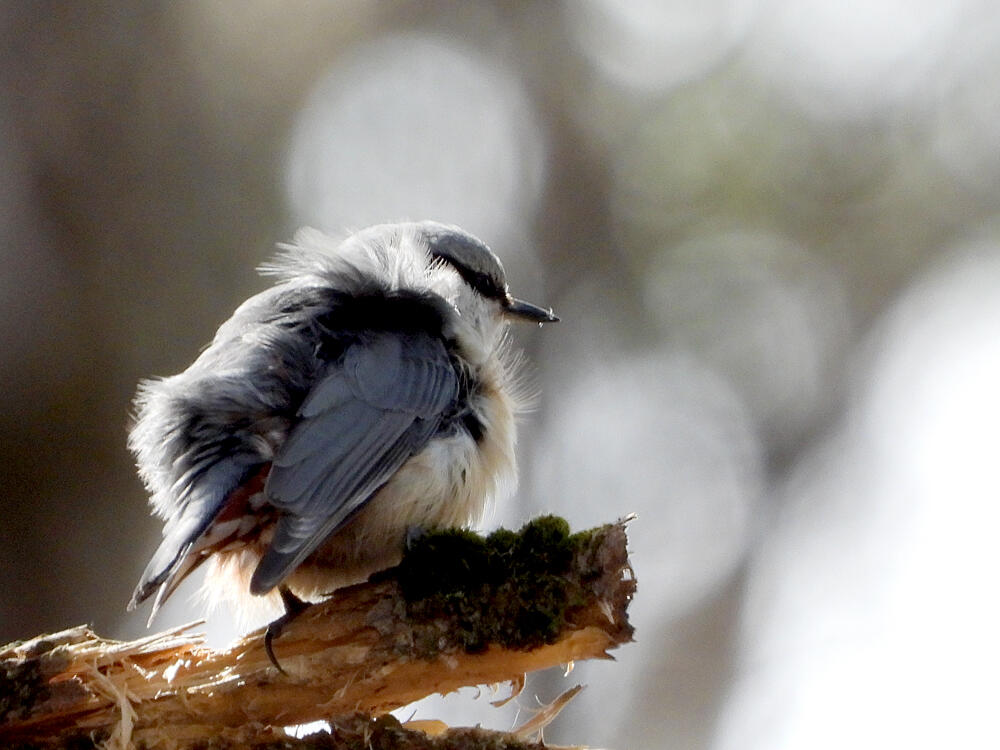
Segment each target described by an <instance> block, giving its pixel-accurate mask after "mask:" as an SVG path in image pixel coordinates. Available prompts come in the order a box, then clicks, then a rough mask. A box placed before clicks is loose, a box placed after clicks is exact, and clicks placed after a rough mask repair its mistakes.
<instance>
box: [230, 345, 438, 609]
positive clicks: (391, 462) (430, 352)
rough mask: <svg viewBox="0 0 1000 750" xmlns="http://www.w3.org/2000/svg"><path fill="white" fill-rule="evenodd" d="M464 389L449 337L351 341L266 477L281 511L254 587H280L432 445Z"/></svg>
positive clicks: (316, 388)
mask: <svg viewBox="0 0 1000 750" xmlns="http://www.w3.org/2000/svg"><path fill="white" fill-rule="evenodd" d="M457 393H458V376H457V374H456V372H455V369H454V367H453V365H452V363H451V361H450V359H449V357H448V352H447V350H446V349H445V346H444V344H443V342H442V341H441V340H440V339H439V338H436V337H434V336H431V335H429V334H421V333H408V334H396V333H383V334H375V335H371V336H369V337H366V339H365V340H363V341H361V342H359V343H356V344H354V345H352V346H350V347H349V348H348V349H347V350H346V351H345V353H344V355H343V357H342V358H341V359H340V360H339V361H338V362H337V364H335V365H331V366H330V367H329V369H328V370H327V371H326V372H325V373H324V375H323V376H322V377H321V378H320V379H319V381H318V382H317V383H316V385H315V386H314V387H313V389H312V390H311V391H310V393H309V395H308V396H307V397H306V399H305V401H304V402H303V403H302V406H301V407H300V409H299V420H300V421H299V422H298V423H297V424H296V425H295V426H294V427H293V428H292V431H291V433H290V434H289V436H288V439H287V440H286V441H285V443H284V445H283V446H282V447H281V449H280V450H279V452H278V454H277V455H276V456H275V458H274V461H273V463H272V466H271V471H270V475H269V476H268V480H267V487H266V491H267V494H268V498H269V500H270V502H271V503H272V504H273V505H274V506H275V507H277V508H278V509H279V510H280V511H281V512H282V513H281V517H280V519H279V521H278V523H277V526H276V529H275V533H274V538H273V540H272V541H271V545H270V547H269V548H268V550H267V552H266V554H265V555H264V557H263V559H262V560H261V561H260V563H259V565H258V566H257V569H256V570H255V571H254V575H253V578H252V580H251V583H250V590H251V591H252V592H254V593H257V594H261V593H265V592H267V591H270V590H271V589H272V588H273V587H274V586H276V585H278V584H279V583H281V581H282V580H284V579H285V577H286V576H288V574H289V573H291V572H292V571H293V570H294V569H295V568H296V567H297V566H298V565H299V564H300V563H301V562H302V561H303V560H304V559H305V558H306V557H307V556H308V555H309V554H310V553H311V552H313V550H315V549H316V548H317V547H318V546H319V545H320V544H321V543H322V541H323V540H324V539H325V538H326V537H327V536H329V535H330V534H331V533H333V532H334V531H335V530H336V529H337V528H338V527H339V526H341V525H343V524H344V523H346V521H348V520H349V519H350V518H351V516H352V515H353V514H354V513H355V512H356V511H358V510H359V509H360V508H361V507H362V506H363V505H364V504H365V503H366V502H367V501H368V500H369V499H370V498H371V496H372V494H373V493H374V492H375V491H376V490H378V489H379V488H380V487H381V486H382V485H383V484H385V483H386V482H387V481H388V480H389V478H390V477H391V476H392V475H393V474H394V473H395V472H396V470H397V469H399V467H400V466H402V465H403V463H405V462H406V460H407V459H408V458H410V457H411V456H412V455H414V454H415V453H417V452H419V451H420V449H421V448H423V447H424V445H426V443H427V442H428V441H429V440H430V438H431V437H432V436H433V435H434V433H435V432H436V431H437V430H438V428H439V426H440V424H441V420H442V417H443V415H444V414H445V413H446V412H447V410H448V409H449V407H450V406H451V405H452V404H453V402H454V400H455V398H456V395H457Z"/></svg>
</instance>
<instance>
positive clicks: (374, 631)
mask: <svg viewBox="0 0 1000 750" xmlns="http://www.w3.org/2000/svg"><path fill="white" fill-rule="evenodd" d="M634 590H635V580H634V576H633V575H632V572H631V568H630V566H629V562H628V557H627V552H626V537H625V522H624V521H622V522H618V523H616V524H611V525H608V526H604V527H600V528H598V529H593V530H591V531H587V532H581V533H578V534H569V533H568V527H567V526H566V525H565V522H564V521H561V519H554V518H551V517H546V518H543V519H537V520H536V521H533V522H532V523H530V524H528V525H527V526H525V528H524V529H522V530H521V531H520V532H518V533H514V532H508V531H503V530H501V531H499V532H495V533H494V534H492V535H490V537H488V538H486V539H485V540H484V539H482V538H480V537H477V536H475V535H473V534H470V533H468V532H457V531H455V532H443V533H435V534H429V535H427V536H426V537H424V538H423V539H421V540H418V541H417V543H416V544H415V545H414V546H413V548H411V550H410V551H409V552H408V553H407V555H406V559H404V561H403V563H402V564H401V565H400V566H399V567H397V568H394V569H392V570H390V571H387V572H385V573H383V574H380V575H378V576H377V577H375V578H373V580H371V581H369V582H366V583H363V584H359V585H357V586H352V587H350V588H347V589H342V590H340V591H338V592H336V594H335V595H334V596H332V597H331V598H329V599H327V600H326V601H323V602H321V603H320V604H317V605H315V606H312V607H310V608H309V609H308V610H307V611H306V612H304V613H303V614H302V615H301V616H299V617H298V618H296V619H295V620H293V621H292V622H291V623H289V624H288V625H287V626H286V627H285V629H284V631H283V632H282V634H281V636H280V638H278V639H277V640H276V641H275V652H276V654H277V657H278V659H279V661H280V662H281V665H282V667H283V668H284V669H285V671H286V672H287V674H286V675H283V674H281V673H280V672H279V671H278V670H276V669H275V668H274V667H273V666H272V665H271V663H270V662H269V660H268V658H267V655H266V654H265V651H264V647H263V632H262V631H261V630H258V631H255V632H253V633H250V634H248V635H247V636H245V637H243V638H241V639H240V640H238V641H237V642H236V643H234V644H233V645H232V646H231V647H229V648H227V649H224V650H219V651H213V650H210V649H207V648H205V647H204V646H203V645H202V643H201V639H200V637H199V636H197V635H192V634H190V633H189V631H190V628H191V626H186V627H184V628H177V629H174V630H171V631H166V632H163V633H159V634H157V635H154V636H150V637H148V638H143V639H140V640H137V641H131V642H117V641H109V640H105V639H102V638H99V637H98V636H96V635H95V634H94V633H92V632H91V631H90V630H89V629H87V628H85V627H83V626H81V627H77V628H71V629H69V630H66V631H63V632H61V633H54V634H51V635H46V636H40V637H38V638H35V639H33V640H31V641H27V642H18V643H14V644H10V645H8V646H6V647H2V648H0V667H2V668H0V746H3V747H16V746H17V745H18V744H23V745H25V746H31V747H53V748H55V747H86V746H87V744H86V743H87V739H86V738H88V737H89V738H93V739H95V740H96V741H97V742H102V743H106V744H107V745H108V746H112V747H115V746H117V747H131V746H135V747H147V748H161V747H163V748H168V747H170V748H194V747H237V746H238V747H255V746H259V747H263V746H265V744H266V743H268V742H270V743H274V742H280V746H281V747H294V746H295V744H294V743H292V744H288V743H290V742H291V741H290V740H288V738H286V737H285V736H283V735H282V734H281V732H280V729H275V728H280V727H282V726H286V725H293V724H302V723H308V722H312V721H317V720H328V721H331V722H333V723H334V724H335V725H339V726H341V727H342V728H343V727H346V726H348V725H350V726H352V727H354V728H355V729H357V731H359V732H361V734H362V735H364V737H365V738H366V741H370V740H371V739H372V737H373V736H375V734H378V736H380V737H382V736H385V737H390V736H395V735H393V732H395V731H396V729H395V726H396V725H394V724H392V722H391V720H381V721H375V720H373V719H370V718H368V717H370V716H379V715H382V714H385V713H387V712H388V711H391V710H392V709H395V708H398V707H400V706H403V705H406V704H407V703H410V702H412V701H414V700H417V699H419V698H422V697H424V696H426V695H430V694H433V693H448V692H451V691H453V690H456V689H458V688H460V687H463V686H468V685H480V684H496V683H502V682H505V681H510V682H511V683H513V684H514V685H519V684H523V676H524V674H525V673H526V672H530V671H534V670H538V669H544V668H547V667H550V666H555V665H560V664H567V663H570V662H573V661H576V660H580V659H591V658H607V657H608V655H607V652H608V650H609V649H612V648H614V647H616V646H618V645H620V644H622V643H625V642H628V641H630V640H631V637H632V632H633V629H632V627H631V625H629V623H628V619H627V614H626V609H627V606H628V603H629V601H630V600H631V597H632V594H633V592H634ZM196 624H197V623H196ZM196 624H195V625H196ZM357 712H361V713H362V714H363V715H364V716H362V717H357V716H355V714H356V713H357ZM358 721H361V722H363V723H364V722H367V723H364V727H366V728H359V727H360V726H361V725H359V724H357V722H358ZM390 729H392V731H391V732H390V731H389V730H390ZM345 731H346V730H345ZM399 731H400V732H404V733H405V730H399ZM474 735H475V733H473V734H472V735H462V744H461V745H455V744H448V743H450V742H451V741H452V740H453V739H455V737H457V735H451V736H450V735H447V734H446V735H443V736H442V737H438V738H436V739H433V740H432V739H428V738H426V737H424V739H426V741H427V743H428V744H422V745H419V744H418V745H414V744H400V745H385V747H389V746H399V747H459V746H461V747H475V746H476V745H475V744H469V742H471V741H472V740H474V739H475V737H474ZM401 737H402V735H400V736H399V737H396V740H395V741H402V739H400V738H401ZM449 737H450V739H449ZM410 739H411V740H412V739H413V738H412V737H411V738H410ZM316 741H317V742H319V741H320V740H316ZM330 741H332V740H330V738H323V739H322V742H323V743H328V742H330ZM421 741H422V740H421ZM492 741H493V742H494V744H491V745H490V746H491V747H504V745H502V744H500V745H498V744H496V743H495V738H494V739H493V740H492ZM81 742H83V743H84V744H82V745H81V744H79V743H81ZM434 742H438V743H441V742H445V744H436V745H435V744H433V743H434ZM511 742H518V743H520V740H516V738H513V737H511ZM74 743H75V744H74ZM369 744H370V743H369ZM270 746H271V747H275V746H278V745H273V744H272V745H270ZM302 746H303V747H306V746H308V747H337V746H338V745H331V744H311V745H305V744H303V745H302ZM343 746H345V747H346V746H347V745H343ZM372 746H373V747H374V745H372ZM515 746H516V747H524V746H526V745H524V744H523V743H521V744H516V745H510V747H515Z"/></svg>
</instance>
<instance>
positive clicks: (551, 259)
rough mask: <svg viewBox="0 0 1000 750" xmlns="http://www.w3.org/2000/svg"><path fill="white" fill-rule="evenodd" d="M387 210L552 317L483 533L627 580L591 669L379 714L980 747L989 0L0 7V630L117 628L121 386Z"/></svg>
mask: <svg viewBox="0 0 1000 750" xmlns="http://www.w3.org/2000/svg"><path fill="white" fill-rule="evenodd" d="M406 218H412V219H419V218H435V219H439V220H442V221H446V222H452V223H456V224H459V225H461V226H462V227H464V228H466V229H468V230H469V231H471V232H473V233H475V234H477V235H479V236H480V237H482V238H484V239H485V240H486V241H487V242H488V243H489V244H490V245H491V246H492V247H493V248H494V250H496V252H497V253H498V254H499V255H500V256H501V258H503V260H504V262H505V263H506V266H507V269H508V275H509V277H510V280H511V288H512V289H513V290H514V291H515V292H516V293H517V294H518V295H519V296H522V297H524V298H526V299H530V300H533V301H537V302H539V303H542V304H545V305H552V306H553V307H554V308H555V310H556V311H557V313H558V314H559V315H561V316H562V319H563V322H561V323H559V324H558V325H557V326H547V327H546V328H545V329H544V330H538V329H537V328H529V327H522V328H518V329H516V331H515V336H516V338H517V340H518V343H519V344H520V345H521V346H522V347H524V348H525V349H526V350H527V352H528V354H529V356H530V358H531V360H532V361H533V362H534V363H535V377H536V380H537V382H538V384H539V385H540V387H541V392H542V398H541V400H540V406H539V408H538V410H537V411H536V412H535V413H534V414H532V415H530V416H529V417H527V418H526V419H525V422H524V425H523V430H522V442H521V450H520V455H521V460H522V472H521V475H522V479H521V488H520V490H519V492H518V494H517V496H516V497H515V498H514V499H513V500H512V501H510V502H509V503H507V504H504V505H502V506H500V507H499V508H498V509H497V511H496V513H495V514H494V517H493V518H492V519H491V521H490V525H491V526H495V525H498V524H505V525H508V526H517V525H519V524H520V523H521V522H522V521H524V520H525V519H527V518H529V517H530V516H532V515H535V514H538V513H541V512H550V511H551V512H556V513H560V514H563V515H565V516H566V517H567V518H569V519H570V521H571V522H572V524H573V526H574V527H576V528H584V527H587V526H589V525H593V524H599V523H603V522H608V521H612V520H614V519H616V518H618V517H620V516H622V515H624V514H626V513H629V512H636V513H638V514H639V519H638V520H637V521H635V522H634V523H633V524H632V525H631V527H630V532H631V546H632V550H633V556H634V564H635V569H636V573H637V576H638V580H639V590H638V594H637V597H636V600H635V602H634V604H633V606H632V610H631V611H632V616H633V621H634V624H635V625H636V627H637V635H636V638H637V642H636V643H635V644H632V645H630V646H627V647H624V648H622V649H620V650H619V651H617V652H616V654H615V657H616V659H617V662H615V663H599V664H580V665H577V668H576V671H574V672H573V674H572V675H570V676H569V677H565V678H564V677H563V675H562V672H561V671H558V670H556V671H555V673H552V674H545V675H543V676H541V677H539V678H535V679H533V680H532V681H531V682H530V683H529V686H528V688H527V690H526V691H525V692H524V693H523V694H522V695H521V697H520V698H519V699H517V700H516V701H514V702H512V703H511V704H510V705H509V706H507V707H506V708H505V709H503V710H498V709H495V708H493V707H492V706H490V705H489V703H488V700H487V699H488V697H489V695H488V691H486V692H484V694H483V695H482V696H481V697H479V698H478V700H477V699H476V694H475V691H465V693H463V694H461V695H460V696H458V698H454V697H453V698H451V699H449V700H447V701H440V700H433V701H428V702H424V703H423V704H421V705H419V706H417V707H415V708H413V709H407V710H406V711H404V712H401V713H402V715H403V716H404V718H406V717H408V716H410V715H412V714H413V713H414V712H416V715H417V717H418V718H434V717H438V718H444V719H446V720H448V721H449V722H451V723H454V724H472V723H477V722H478V723H482V724H484V725H486V726H490V727H494V728H500V729H505V728H508V727H509V726H511V724H512V723H513V722H515V721H518V722H520V721H523V720H525V719H526V718H528V717H529V716H530V715H531V713H532V709H534V708H536V707H537V703H536V701H535V696H536V695H537V696H538V698H539V700H541V701H549V700H552V699H553V698H554V697H555V696H556V695H558V694H559V693H560V692H561V691H562V690H564V689H567V688H568V687H570V686H571V685H573V684H575V683H576V682H584V683H587V684H588V685H589V687H588V689H587V690H586V691H584V693H583V694H582V695H580V696H579V697H578V698H577V699H576V700H575V701H574V702H573V703H572V704H571V705H570V706H569V707H568V708H567V709H566V710H565V711H564V713H563V714H562V715H561V716H560V717H559V718H558V719H557V720H556V722H555V723H554V724H553V725H552V726H551V727H549V728H548V730H547V731H546V739H547V740H548V741H550V742H555V743H587V744H591V745H596V746H607V747H617V748H662V747H677V748H711V749H713V750H731V749H732V750H735V749H736V748H739V749H740V750H754V749H757V748H761V749H764V748H767V749H770V748H810V749H811V750H815V749H816V748H820V749H822V748H827V747H829V748H841V747H844V746H850V747H854V748H869V747H871V748H885V747H903V746H905V747H909V748H924V747H927V748H931V747H934V748H937V747H942V746H946V747H963V748H965V747H969V748H977V747H997V746H1000V736H998V735H1000V730H998V727H997V724H996V721H995V711H996V705H997V702H998V700H1000V690H998V688H997V677H998V671H1000V647H998V645H997V633H998V632H1000V609H998V605H997V578H998V575H997V574H998V572H1000V545H998V543H997V538H998V533H1000V532H998V529H1000V511H998V499H1000V498H998V491H997V486H998V478H1000V477H998V474H1000V470H998V467H1000V463H998V458H997V455H996V454H997V451H996V448H997V443H998V440H997V434H998V425H1000V389H998V383H1000V10H998V8H997V6H996V4H995V3H994V2H993V1H992V0H933V1H931V0H869V1H868V2H865V3H860V2H859V3H851V2H847V3H844V2H836V1H835V0H698V1H697V2H695V1H694V0H631V1H629V2H622V1H621V0H578V1H576V2H570V1H569V0H566V2H545V1H543V0H536V1H526V2H518V3H511V2H502V1H501V0H496V1H495V2H477V3H461V2H444V1H441V2H434V1H425V2H420V3H402V2H364V1H363V0H336V1H334V0H298V1H296V2H275V0H248V1H246V2H241V3H235V2H224V1H223V0H201V1H199V2H194V1H193V0H188V1H182V2H171V3H150V2H90V3H61V2H19V3H12V2H10V3H4V4H2V5H0V264H2V265H0V393H2V394H3V405H4V406H3V409H2V410H0V445H2V450H0V480H2V493H0V508H2V512H3V516H2V517H3V538H2V541H0V581H2V585H0V643H2V642H5V641H7V640H11V639H14V638H18V637H26V636H31V635H34V634H36V633H39V632H43V631H46V630H53V629H61V628H63V627H67V626H70V625H74V624H77V623H80V622H91V623H93V624H94V626H95V627H96V628H97V629H98V631H99V632H100V633H102V634H104V635H107V636H112V637H121V638H126V637H135V636H138V635H140V634H142V633H144V632H146V631H145V629H144V624H145V623H144V620H145V617H146V610H143V611H141V612H137V613H132V614H129V615H126V614H125V612H124V605H125V602H126V601H127V600H128V597H129V595H130V593H131V589H132V587H133V585H134V583H135V581H136V580H137V577H138V575H139V573H140V572H141V570H142V568H143V566H144V564H145V562H146V560H147V558H148V555H149V554H150V552H151V550H152V549H153V547H154V546H155V544H156V542H157V539H158V536H159V529H160V526H159V524H158V523H157V522H155V521H153V520H152V519H150V518H149V516H148V514H147V510H146V505H145V501H146V498H145V494H144V492H143V490H142V487H141V486H140V484H139V482H138V480H137V479H136V477H135V473H134V469H133V467H132V462H131V458H130V456H129V455H128V454H127V452H126V450H125V434H126V428H127V425H128V415H129V410H130V399H131V397H132V395H133V393H134V389H135V385H136V383H137V381H138V380H139V379H140V378H143V377H149V376H154V375H169V374H172V373H174V372H177V371H179V370H181V369H183V368H184V367H186V366H187V364H188V363H189V362H190V361H191V360H192V359H193V358H194V356H195V355H196V354H197V352H198V351H199V348H200V347H201V346H202V345H204V344H205V343H206V342H207V341H208V340H209V339H210V338H211V336H212V334H213V333H214V331H215V328H216V326H217V325H218V324H219V323H220V322H221V321H222V320H223V319H225V318H226V317H227V316H228V315H229V313H230V312H231V311H232V310H233V309H234V308H235V306H236V305H237V304H238V303H239V302H240V301H241V300H243V299H244V298H245V297H246V296H248V295H250V294H252V293H254V292H256V291H259V290H261V289H263V288H264V286H265V285H266V282H265V281H264V280H263V279H260V278H259V277H258V276H257V275H256V274H255V272H254V268H255V266H256V265H257V264H258V263H260V262H261V261H263V260H265V259H267V258H268V256H269V255H270V254H271V253H272V252H273V248H274V245H275V243H277V242H280V241H283V240H287V239H289V238H290V236H291V234H292V233H293V231H294V230H295V228H296V227H298V226H300V225H303V224H310V225H313V226H318V227H320V228H323V229H326V230H329V231H332V232H340V231H342V230H344V229H345V228H360V227H363V226H365V225H367V224H370V223H374V222H381V221H388V220H398V219H406ZM196 590H197V581H194V582H192V585H191V586H185V588H184V589H183V590H182V591H181V592H179V593H178V594H177V595H175V597H174V598H173V599H172V600H171V602H170V603H169V606H168V607H167V608H166V610H165V611H164V612H163V614H162V616H161V617H160V618H159V619H158V621H157V623H156V625H157V626H158V627H166V626H167V625H170V624H175V623H179V622H183V621H187V620H190V619H194V618H195V617H198V616H201V615H202V614H203V608H202V606H201V604H200V603H199V601H198V599H197V596H196ZM209 631H210V633H211V637H212V638H213V639H214V640H215V642H216V643H217V644H221V643H225V642H226V640H227V639H228V638H229V637H231V636H232V634H233V633H234V630H233V625H232V623H230V622H229V621H228V620H227V617H226V615H225V613H217V614H216V615H215V616H214V617H212V619H211V621H210V623H209ZM515 714H516V716H515Z"/></svg>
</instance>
